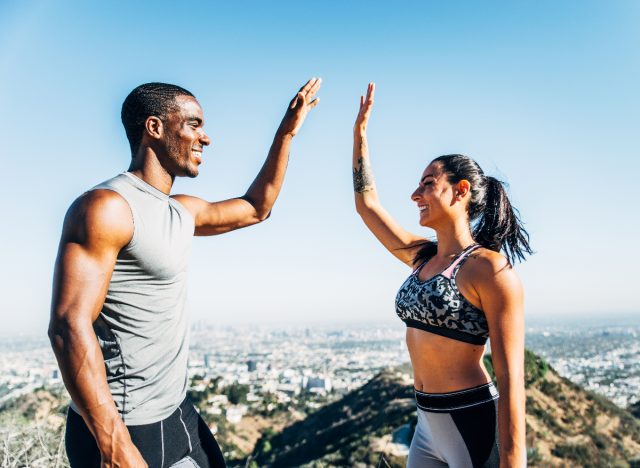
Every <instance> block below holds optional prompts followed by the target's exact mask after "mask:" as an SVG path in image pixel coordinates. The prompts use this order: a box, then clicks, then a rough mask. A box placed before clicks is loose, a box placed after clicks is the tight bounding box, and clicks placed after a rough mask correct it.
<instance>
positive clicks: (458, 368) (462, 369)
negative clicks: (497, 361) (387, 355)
mask: <svg viewBox="0 0 640 468" xmlns="http://www.w3.org/2000/svg"><path fill="white" fill-rule="evenodd" d="M407 348H408V349H409V355H410V356H411V365H412V366H413V381H414V386H415V388H416V390H419V391H421V392H425V393H447V392H455V391H457V390H462V389H464V388H470V387H475V386H477V385H482V384H485V383H487V382H490V381H491V377H490V376H489V373H488V372H487V370H486V369H485V367H484V364H483V362H482V356H483V354H484V346H483V345H473V344H470V343H465V342H462V341H457V340H453V339H451V338H447V337H444V336H440V335H436V334H434V333H429V332H427V331H423V330H419V329H417V328H407Z"/></svg>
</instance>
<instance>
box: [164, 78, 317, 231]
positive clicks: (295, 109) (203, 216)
mask: <svg viewBox="0 0 640 468" xmlns="http://www.w3.org/2000/svg"><path fill="white" fill-rule="evenodd" d="M320 84H321V80H320V79H319V78H312V79H311V80H309V81H308V82H307V83H306V84H305V85H304V86H303V87H302V88H300V91H298V93H297V94H296V95H295V97H294V98H293V99H292V100H291V102H290V103H289V107H288V108H287V111H286V113H285V115H284V118H283V119H282V122H281V123H280V126H279V128H278V131H277V132H276V135H275V137H274V139H273V143H272V145H271V148H270V150H269V154H268V156H267V160H266V161H265V163H264V165H263V166H262V169H261V170H260V172H259V173H258V175H257V177H256V178H255V180H254V181H253V183H252V184H251V186H250V187H249V190H247V193H245V194H244V195H243V196H242V197H239V198H233V199H230V200H224V201H220V202H208V201H205V200H202V199H200V198H197V197H192V196H188V195H175V196H174V198H175V199H176V200H178V201H179V202H180V203H182V204H183V205H184V206H185V207H186V208H187V209H188V210H189V211H190V212H191V213H192V214H193V216H194V218H195V223H196V235H198V236H210V235H215V234H222V233H224V232H228V231H232V230H234V229H239V228H243V227H246V226H251V225H252V224H256V223H259V222H261V221H264V220H265V219H267V218H268V217H269V215H270V214H271V208H273V205H274V203H275V202H276V198H278V194H279V193H280V188H281V187H282V182H283V181H284V175H285V172H286V171H287V164H288V162H289V148H290V147H291V140H292V139H293V137H294V136H295V135H296V133H298V131H299V130H300V127H301V126H302V123H303V122H304V120H305V118H306V117H307V114H308V112H309V111H310V110H311V109H313V108H314V107H315V106H316V105H317V104H318V102H319V100H320V99H319V98H316V99H313V98H314V96H315V94H316V93H317V92H318V90H319V89H320Z"/></svg>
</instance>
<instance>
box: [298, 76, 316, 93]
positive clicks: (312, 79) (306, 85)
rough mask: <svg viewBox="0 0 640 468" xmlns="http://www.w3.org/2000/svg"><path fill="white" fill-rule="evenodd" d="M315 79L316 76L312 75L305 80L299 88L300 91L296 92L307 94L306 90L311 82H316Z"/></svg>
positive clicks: (309, 87) (311, 84)
mask: <svg viewBox="0 0 640 468" xmlns="http://www.w3.org/2000/svg"><path fill="white" fill-rule="evenodd" d="M316 79H317V78H315V77H313V78H311V79H310V80H309V81H307V82H306V83H305V84H304V86H303V87H302V88H300V91H298V93H303V94H307V92H308V91H309V90H310V89H311V86H313V84H314V83H315V82H316Z"/></svg>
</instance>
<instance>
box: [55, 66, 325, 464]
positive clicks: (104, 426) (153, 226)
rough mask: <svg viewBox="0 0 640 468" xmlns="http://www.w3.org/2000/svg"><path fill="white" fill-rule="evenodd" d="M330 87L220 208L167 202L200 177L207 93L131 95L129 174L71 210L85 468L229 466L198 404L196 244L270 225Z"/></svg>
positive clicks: (76, 421)
mask: <svg viewBox="0 0 640 468" xmlns="http://www.w3.org/2000/svg"><path fill="white" fill-rule="evenodd" d="M319 88H320V79H316V78H313V79H311V80H310V81H309V82H307V83H306V84H305V85H304V86H303V87H302V88H301V89H300V91H299V92H298V93H297V95H296V96H295V97H294V98H293V100H292V101H291V102H290V104H289V107H288V108H287V111H286V113H285V116H284V118H283V119H282V122H281V124H280V126H279V128H278V131H277V132H276V135H275V138H274V141H273V144H272V146H271V149H270V151H269V154H268V156H267V159H266V161H265V163H264V165H263V167H262V169H261V170H260V172H259V173H258V176H257V177H256V179H255V180H254V182H253V183H252V184H251V186H250V187H249V190H248V191H247V192H246V194H245V195H244V196H242V197H238V198H233V199H230V200H225V201H221V202H207V201H204V200H202V199H199V198H196V197H192V196H187V195H173V196H170V195H169V193H170V191H171V187H172V185H173V181H174V179H175V177H183V176H186V177H196V176H197V175H198V166H199V165H200V164H201V162H202V150H203V148H204V147H205V146H207V145H209V143H210V140H209V137H208V136H207V134H206V133H205V131H204V128H203V125H204V118H203V114H202V109H201V108H200V105H199V104H198V101H197V100H196V99H195V97H194V96H193V95H192V94H191V93H190V92H189V91H187V90H185V89H183V88H180V87H178V86H174V85H168V84H163V83H148V84H144V85H141V86H139V87H137V88H135V89H134V90H133V91H132V92H131V93H130V94H129V96H127V98H126V99H125V101H124V104H123V106H122V122H123V124H124V127H125V130H126V133H127V138H128V140H129V144H130V146H131V154H132V159H131V165H130V167H129V170H128V172H125V173H122V174H120V175H118V176H116V177H114V178H113V179H110V180H108V181H106V182H104V183H102V184H100V185H98V186H97V187H95V188H94V189H92V190H90V191H88V192H86V193H84V194H83V195H81V196H80V197H79V198H78V199H77V200H76V201H75V202H74V203H73V204H72V205H71V207H70V208H69V211H68V212H67V215H66V217H65V221H64V226H63V231H62V238H61V241H60V246H59V251H58V258H57V260H56V266H55V274H54V282H53V298H52V309H51V320H50V324H49V337H50V339H51V343H52V346H53V349H54V352H55V354H56V358H57V360H58V364H59V366H60V370H61V371H62V376H63V379H64V382H65V385H66V387H67V389H68V390H69V393H70V395H71V399H72V406H71V409H70V410H69V413H68V417H67V433H66V447H67V454H68V455H69V460H70V462H71V465H72V466H73V467H76V466H87V467H93V466H101V467H143V466H151V467H164V466H185V467H186V466H224V460H223V458H222V454H221V452H220V449H219V448H218V445H217V443H216V442H215V440H214V438H213V436H212V435H211V433H210V432H209V430H208V428H207V427H206V424H204V422H203V421H202V419H201V418H200V417H199V415H198V414H197V412H196V411H195V409H194V407H193V405H192V404H191V403H189V402H188V401H187V400H186V391H187V385H188V382H187V354H188V323H187V319H186V315H185V311H184V307H185V297H186V267H187V257H188V255H189V250H190V244H191V239H192V236H193V235H204V236H206V235H215V234H221V233H224V232H228V231H232V230H234V229H239V228H242V227H245V226H250V225H252V224H256V223H259V222H261V221H264V220H265V219H267V218H268V217H269V214H270V212H271V208H272V207H273V204H274V203H275V200H276V198H277V196H278V193H279V192H280V187H281V186H282V181H283V179H284V174H285V171H286V168H287V162H288V157H289V147H290V145H291V140H292V138H293V137H294V136H295V135H296V133H297V132H298V130H299V129H300V127H301V125H302V123H303V122H304V120H305V118H306V116H307V113H308V112H309V110H311V109H312V108H313V107H314V106H315V105H316V104H317V103H318V101H319V100H318V99H313V97H314V96H315V94H316V92H317V91H318V89H319Z"/></svg>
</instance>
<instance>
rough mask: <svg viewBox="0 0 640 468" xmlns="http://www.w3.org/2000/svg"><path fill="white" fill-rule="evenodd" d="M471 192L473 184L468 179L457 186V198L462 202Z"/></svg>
mask: <svg viewBox="0 0 640 468" xmlns="http://www.w3.org/2000/svg"><path fill="white" fill-rule="evenodd" d="M469 192H471V184H470V183H469V181H468V180H467V179H462V180H461V181H460V182H458V183H457V184H456V198H458V199H460V200H462V199H463V198H464V197H465V196H466V195H467V193H469Z"/></svg>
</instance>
